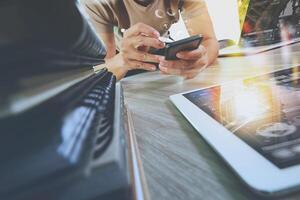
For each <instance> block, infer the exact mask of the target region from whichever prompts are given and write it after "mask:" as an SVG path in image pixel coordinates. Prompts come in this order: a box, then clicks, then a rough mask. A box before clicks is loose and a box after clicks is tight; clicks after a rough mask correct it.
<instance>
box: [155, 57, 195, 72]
mask: <svg viewBox="0 0 300 200" xmlns="http://www.w3.org/2000/svg"><path fill="white" fill-rule="evenodd" d="M159 64H160V65H161V66H162V67H167V68H172V69H180V70H183V69H191V68H193V67H194V65H193V63H192V62H189V61H185V60H176V61H169V60H165V59H160V62H159Z"/></svg>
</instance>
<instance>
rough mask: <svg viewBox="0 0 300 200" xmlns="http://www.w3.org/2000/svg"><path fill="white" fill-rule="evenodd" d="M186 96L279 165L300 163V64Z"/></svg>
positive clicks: (281, 166) (288, 165)
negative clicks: (299, 65)
mask: <svg viewBox="0 0 300 200" xmlns="http://www.w3.org/2000/svg"><path fill="white" fill-rule="evenodd" d="M183 96H184V97H185V98H187V99H188V100H189V101H191V102H192V103H193V104H195V105H196V106H197V107H199V108H200V109H201V110H203V111H204V112H205V113H207V114H208V115H209V116H210V117H212V118H213V119H215V120H216V121H218V122H219V123H220V124H222V125H223V126H224V127H225V128H227V129H228V130H229V131H230V132H232V133H233V134H235V135H236V136H238V137H239V138H240V139H242V140H243V141H244V142H246V143H247V144H248V145H250V146H251V147H252V148H254V149H255V150H256V151H258V152H259V153H260V154H261V155H263V156H264V157H265V158H267V159H268V160H270V161H271V162H272V163H274V164H275V165H276V166H277V167H279V168H286V167H290V166H293V165H296V164H299V163H300V67H293V68H289V69H285V70H281V71H276V72H273V73H270V74H267V75H262V76H257V77H253V78H247V79H244V80H237V81H234V82H230V83H228V84H224V85H220V86H214V87H210V88H207V89H202V90H197V91H193V92H190V93H185V94H183ZM224 134H226V133H224Z"/></svg>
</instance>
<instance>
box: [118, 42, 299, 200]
mask: <svg viewBox="0 0 300 200" xmlns="http://www.w3.org/2000/svg"><path fill="white" fill-rule="evenodd" d="M299 50H300V44H296V45H293V46H288V47H285V48H282V49H276V50H273V51H269V52H266V53H263V54H258V55H255V56H248V57H234V58H221V59H219V60H218V61H217V63H216V64H215V65H213V66H211V67H209V68H207V69H206V70H205V71H203V72H202V73H201V74H199V76H197V77H196V78H195V79H192V80H183V79H182V78H180V77H176V76H165V75H161V74H160V73H159V72H151V73H144V74H140V75H137V76H133V77H129V78H126V79H124V80H123V81H122V85H123V87H124V95H125V101H126V103H127V105H128V108H129V109H130V111H131V113H132V118H133V125H134V130H135V133H136V134H137V141H138V146H139V150H140V153H141V157H142V161H143V166H144V170H145V176H146V180H147V184H148V187H149V192H150V196H151V199H153V200H154V199H155V200H156V199H172V200H176V199H185V200H186V199H220V200H221V199H222V200H223V199H239V200H242V199H259V197H258V196H256V195H255V194H254V193H253V192H251V191H250V190H249V189H248V188H247V187H246V186H245V185H244V184H243V183H242V182H241V181H240V179H239V178H238V177H237V176H236V175H235V174H234V173H233V172H232V170H230V169H229V167H227V166H226V164H225V162H224V161H223V160H222V159H221V158H219V156H218V155H217V154H216V153H215V152H214V151H213V150H212V149H211V148H210V146H209V145H207V144H206V142H205V141H204V140H203V139H202V138H201V137H200V135H199V134H198V133H197V132H196V131H195V130H194V129H193V127H192V126H191V125H190V124H189V123H188V122H187V121H186V120H185V118H184V117H183V116H182V115H181V114H180V113H179V112H178V111H177V109H176V108H175V107H174V106H173V105H172V103H171V102H170V101H169V99H168V97H169V95H171V94H175V93H179V92H183V91H187V90H191V89H197V88H201V87H206V86H209V85H212V84H216V83H221V82H226V81H230V80H233V79H237V78H241V77H247V76H252V75H257V74H261V73H266V72H268V71H271V70H274V69H281V68H286V67H288V66H291V65H298V64H300V51H299ZM299 198H300V193H298V194H293V195H290V196H288V197H284V199H299Z"/></svg>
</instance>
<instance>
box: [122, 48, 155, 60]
mask: <svg viewBox="0 0 300 200" xmlns="http://www.w3.org/2000/svg"><path fill="white" fill-rule="evenodd" d="M160 57H161V56H158V55H154V54H150V53H147V52H142V51H138V50H136V49H134V50H132V51H131V52H130V54H129V55H128V58H129V59H131V60H137V61H140V62H152V63H159V59H160Z"/></svg>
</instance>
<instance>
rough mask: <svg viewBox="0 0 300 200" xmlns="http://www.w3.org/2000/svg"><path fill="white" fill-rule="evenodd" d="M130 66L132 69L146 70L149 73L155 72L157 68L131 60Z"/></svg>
mask: <svg viewBox="0 0 300 200" xmlns="http://www.w3.org/2000/svg"><path fill="white" fill-rule="evenodd" d="M129 65H130V68H131V69H144V70H148V71H155V70H156V66H155V65H153V64H150V63H144V62H140V61H136V60H130V61H129Z"/></svg>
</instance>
